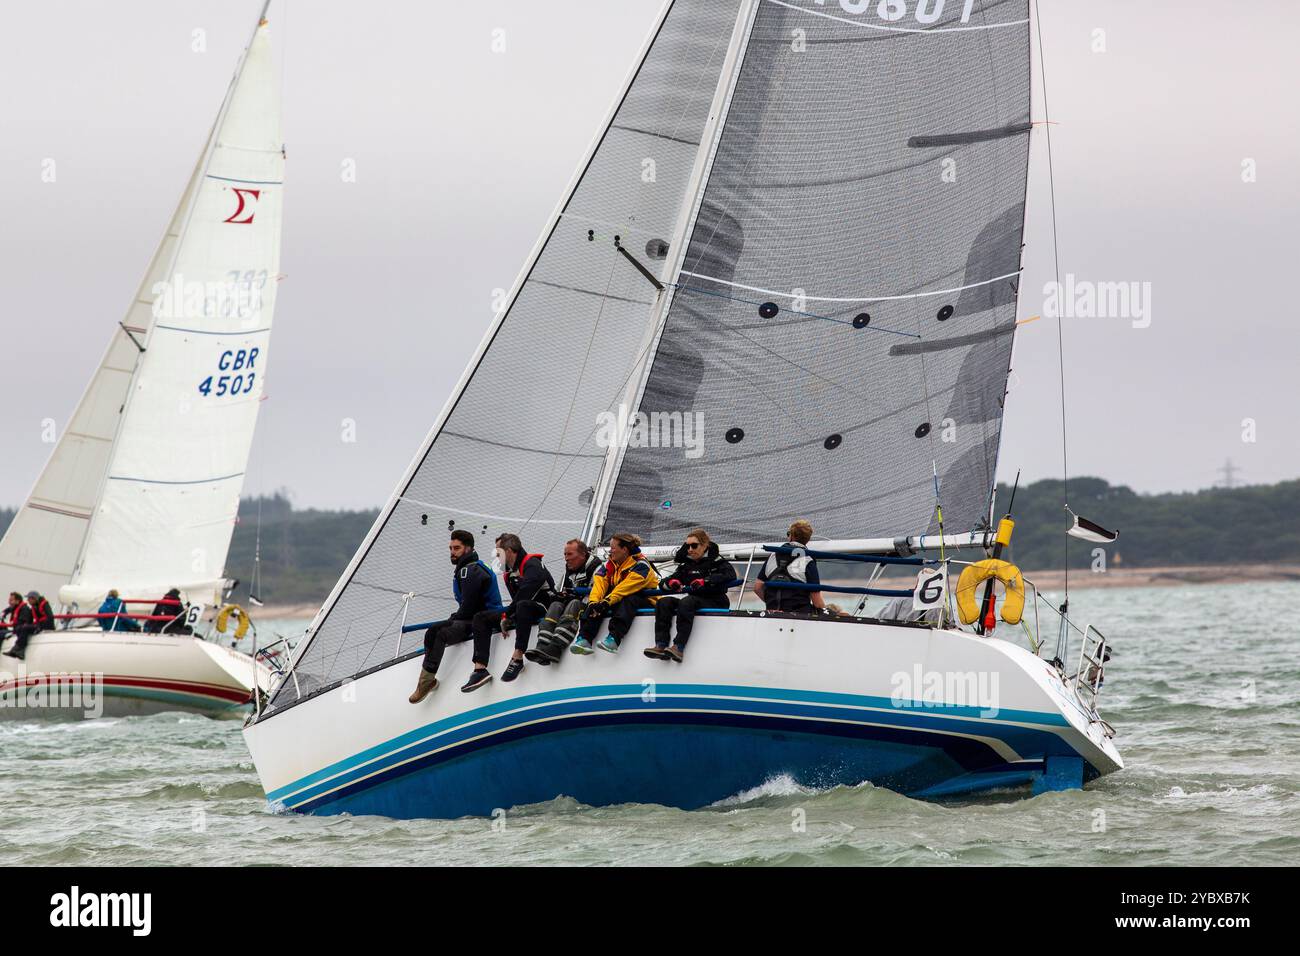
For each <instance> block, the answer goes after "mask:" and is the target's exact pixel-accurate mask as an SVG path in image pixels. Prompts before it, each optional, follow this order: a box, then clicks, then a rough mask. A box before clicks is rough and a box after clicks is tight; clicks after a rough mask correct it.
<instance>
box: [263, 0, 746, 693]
mask: <svg viewBox="0 0 1300 956" xmlns="http://www.w3.org/2000/svg"><path fill="white" fill-rule="evenodd" d="M738 5H739V0H725V2H724V0H711V2H709V3H697V2H684V0H678V2H670V3H667V4H665V6H664V8H663V10H662V11H661V13H660V16H659V19H658V20H657V21H656V24H655V27H654V29H653V31H652V34H651V38H650V40H649V42H648V44H647V46H646V48H645V50H644V53H643V56H642V57H641V58H640V59H639V61H638V63H637V64H636V66H635V68H634V70H633V72H632V75H631V79H630V80H629V82H628V85H627V86H626V87H625V88H624V89H623V90H622V91H620V93H619V96H618V98H617V100H616V105H615V108H614V111H613V113H612V114H611V118H610V121H609V122H608V124H607V125H606V127H605V128H604V129H603V130H602V131H601V133H600V135H599V136H598V137H597V140H596V143H595V146H594V147H593V151H592V152H591V154H590V155H589V156H588V158H587V159H586V161H585V162H584V163H583V164H582V166H581V167H580V170H579V173H578V176H577V178H576V179H575V182H574V185H573V187H572V188H571V190H570V191H569V193H568V194H567V195H566V197H565V198H564V200H563V201H562V202H561V204H560V206H559V208H558V210H557V212H556V214H555V215H554V216H553V218H552V221H551V222H550V224H548V226H547V228H546V230H545V231H544V232H543V236H542V239H541V241H540V243H539V246H538V249H537V250H536V252H535V254H534V256H533V258H531V259H530V261H529V262H528V264H527V265H526V266H525V268H524V271H523V273H522V274H521V277H520V280H519V281H518V282H517V283H516V286H515V288H514V289H513V290H512V295H511V297H510V299H509V300H508V302H507V304H506V306H505V308H504V309H503V311H502V313H501V314H500V315H498V316H497V318H496V320H495V322H494V324H493V325H492V327H491V328H490V329H489V331H488V334H487V336H486V338H485V339H484V342H483V344H482V345H481V346H480V351H479V354H478V355H477V356H476V357H475V359H474V360H473V361H472V362H471V365H470V367H469V369H467V371H466V375H465V377H464V378H463V380H462V382H461V385H460V387H459V388H458V389H457V391H456V393H455V394H454V395H453V396H452V399H451V400H450V401H449V403H448V405H447V407H446V408H445V409H444V411H443V414H442V416H440V418H439V420H438V421H437V422H436V423H435V425H434V427H433V429H432V431H431V432H430V434H429V436H428V437H427V438H426V439H425V443H424V446H423V447H422V448H421V449H420V451H419V452H418V453H417V455H416V457H415V460H414V462H413V463H412V466H411V468H410V469H409V471H408V473H407V475H406V476H405V477H403V479H402V480H401V482H400V483H399V485H398V488H397V490H396V492H395V493H394V495H393V497H392V498H391V499H390V501H389V503H388V505H387V506H386V507H385V508H384V510H383V511H382V512H381V514H380V517H379V519H378V521H377V522H376V525H375V527H374V528H372V530H371V533H370V535H369V536H368V538H367V540H366V542H365V543H363V545H362V547H361V549H360V551H359V552H358V554H357V556H356V557H355V558H354V559H353V563H352V565H351V566H350V567H349V569H348V571H347V572H345V575H344V577H343V579H342V580H341V581H340V582H339V584H338V585H337V586H336V588H335V592H334V593H333V594H332V595H331V597H330V599H329V600H328V601H327V602H326V605H325V607H324V608H322V611H321V613H320V615H318V618H317V621H316V622H315V623H314V625H313V630H312V632H311V636H310V639H309V641H308V642H307V643H306V644H305V645H304V646H303V648H301V649H300V651H299V654H298V658H297V660H296V663H295V676H296V678H297V680H296V681H286V682H285V683H284V684H283V685H282V687H281V689H280V691H279V692H278V694H277V696H276V698H275V701H274V702H273V706H274V705H279V704H282V703H284V702H285V701H286V700H293V699H295V698H296V697H297V695H298V693H299V691H301V692H303V693H306V692H309V691H310V690H311V689H313V688H316V687H319V686H322V685H323V684H327V683H331V682H333V681H336V680H339V679H341V678H344V677H348V676H351V675H353V674H356V673H359V672H360V671H362V670H365V669H366V668H368V667H372V666H375V665H377V664H381V663H383V662H385V661H388V660H390V659H392V658H393V657H394V655H395V654H397V653H399V652H401V651H404V650H409V649H412V648H414V647H417V646H418V645H419V641H420V638H421V635H420V634H419V633H412V634H409V635H407V636H406V637H405V638H403V637H402V636H401V634H400V628H401V626H402V623H403V621H407V622H411V623H414V622H419V621H429V620H436V619H439V618H442V617H445V616H446V615H447V613H448V612H449V611H450V610H451V608H452V607H453V606H454V605H453V599H452V595H451V569H450V565H449V564H448V561H447V551H446V548H447V537H448V530H449V528H451V527H457V528H465V529H467V530H470V531H472V532H473V533H474V534H475V536H476V537H477V538H478V543H479V547H480V550H481V551H482V553H483V555H484V557H485V558H487V559H489V560H490V558H491V552H492V546H493V540H494V539H495V537H496V535H497V534H500V533H501V532H504V531H512V532H515V533H518V534H519V535H520V536H521V537H522V538H523V541H524V544H525V546H526V547H527V548H528V549H529V550H530V551H534V552H542V553H544V554H545V555H546V556H547V560H548V561H550V562H555V561H558V560H559V559H560V552H561V550H562V548H563V544H564V542H565V541H566V540H567V539H569V538H572V537H576V536H578V535H579V534H580V532H581V531H582V528H583V524H584V521H585V519H586V517H587V514H588V511H589V509H590V506H591V502H592V495H593V492H594V488H595V485H596V484H597V482H598V479H599V476H600V472H601V468H602V466H603V464H604V461H605V457H606V447H605V445H604V443H603V441H602V436H603V435H607V434H608V428H606V427H604V425H603V424H602V422H603V420H602V417H601V413H602V412H605V411H614V410H616V408H617V405H618V404H619V402H620V401H621V400H622V398H623V395H624V392H625V390H626V388H627V386H628V382H629V380H630V379H632V378H633V376H634V373H635V372H636V370H637V369H638V368H640V367H642V366H643V365H644V360H645V358H646V357H647V356H646V355H645V354H644V351H643V348H644V345H643V343H644V342H645V340H646V335H647V332H648V331H649V330H651V329H652V328H653V320H654V317H655V315H656V313H657V309H658V306H659V304H660V303H659V296H660V292H659V291H658V290H657V289H656V287H655V284H654V282H652V281H651V279H649V278H647V276H646V275H645V274H644V273H643V272H642V271H641V269H638V268H637V264H639V265H640V266H641V267H643V268H644V269H645V271H646V272H649V273H650V275H651V276H653V277H656V279H657V280H659V281H661V282H662V281H664V280H666V279H667V276H665V275H663V273H664V272H665V271H666V269H667V266H666V262H667V261H668V258H669V257H668V251H669V250H668V248H667V245H668V244H669V242H670V237H671V236H672V235H673V233H674V231H675V230H676V227H677V224H678V217H679V214H680V212H681V209H682V206H683V204H684V200H685V199H686V192H687V185H688V181H689V180H690V178H691V172H692V169H693V167H694V164H695V161H696V155H697V153H698V151H699V144H700V139H701V136H702V132H703V130H704V127H705V124H706V120H707V115H708V112H709V107H710V104H711V103H712V101H713V97H714V92H715V88H716V87H717V84H718V77H719V73H720V70H721V66H722V63H723V60H724V58H725V54H726V52H727V49H728V43H729V40H730V38H731V36H732V31H733V26H734V24H735V20H736V17H737V10H738ZM620 245H621V246H622V247H624V249H625V250H626V251H627V253H628V254H629V255H630V256H631V259H634V260H635V263H634V262H633V261H631V260H630V259H629V258H628V256H626V255H624V254H623V253H621V252H620V251H619V248H618V247H619V246H620ZM408 595H409V597H408Z"/></svg>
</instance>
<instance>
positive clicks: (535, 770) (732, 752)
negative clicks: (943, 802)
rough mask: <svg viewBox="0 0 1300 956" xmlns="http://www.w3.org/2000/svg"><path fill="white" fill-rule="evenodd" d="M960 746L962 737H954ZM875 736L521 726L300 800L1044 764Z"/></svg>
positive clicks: (710, 790) (436, 797)
mask: <svg viewBox="0 0 1300 956" xmlns="http://www.w3.org/2000/svg"><path fill="white" fill-rule="evenodd" d="M953 743H954V744H957V743H958V741H956V740H954V741H953ZM969 744H970V742H969V741H965V742H963V743H962V744H961V746H960V747H959V748H958V749H956V750H949V749H946V748H945V747H944V746H941V745H935V744H933V743H931V744H918V743H916V742H909V741H906V740H889V739H879V738H874V737H864V736H856V737H855V736H841V735H839V734H829V733H817V732H812V733H809V732H802V731H800V730H794V729H790V730H786V729H774V728H772V727H771V726H750V727H747V726H743V725H742V723H741V722H734V723H733V724H732V725H729V726H716V725H715V726H709V725H700V724H698V723H690V724H685V723H667V722H666V723H644V722H635V723H633V722H629V723H610V722H609V720H608V718H606V719H605V720H603V721H601V722H600V723H595V724H592V725H589V726H578V727H571V728H569V729H563V730H551V731H549V732H541V733H532V734H521V735H520V736H518V737H517V738H516V739H512V740H505V741H499V742H497V743H495V744H493V745H492V746H490V747H486V748H483V749H477V750H473V751H470V752H468V753H464V754H461V755H455V754H452V755H446V754H443V755H429V756H426V757H423V758H421V759H418V760H415V761H412V762H411V763H409V764H406V765H404V766H399V767H393V768H390V769H389V770H386V771H384V772H382V773H380V774H378V775H376V776H374V777H371V778H369V779H367V780H364V781H356V782H355V783H353V784H352V786H351V787H349V788H348V789H346V790H343V791H334V792H333V793H325V794H321V795H319V796H317V797H315V798H314V799H310V800H307V801H306V802H303V803H299V804H298V805H296V806H295V807H293V809H296V810H299V811H306V812H314V813H321V814H336V813H352V814H358V815H362V814H365V815H370V814H373V815H380V816H388V817H396V818H417V817H439V818H454V817H461V816H486V815H490V814H491V813H492V812H493V810H495V809H497V808H509V807H512V806H521V805H526V804H530V803H540V802H544V801H547V800H551V799H554V798H555V797H558V796H568V797H572V798H574V799H576V800H578V801H579V802H581V803H584V804H588V805H591V806H607V805H612V804H619V803H651V804H662V805H665V806H673V807H680V808H682V809H688V810H689V809H696V808H699V807H703V806H707V805H709V804H711V803H715V802H717V801H719V800H723V799H725V798H727V797H730V796H734V795H736V794H739V793H742V792H744V791H746V790H749V789H752V788H754V787H757V786H760V785H761V784H763V783H764V782H765V781H767V780H770V779H773V778H775V777H778V776H781V775H788V776H789V777H791V778H792V779H793V780H794V781H795V782H797V783H798V784H799V785H801V786H805V787H810V788H817V789H821V788H826V787H833V786H839V785H845V786H853V785H856V784H859V783H862V782H864V781H870V782H872V783H873V784H876V785H878V786H882V787H887V788H889V789H892V790H897V791H900V792H902V793H906V794H912V795H916V796H924V797H938V796H948V795H954V794H962V793H972V792H978V791H981V790H988V789H1000V788H1006V787H1013V786H1017V785H1021V784H1026V783H1029V782H1030V781H1031V780H1033V779H1034V778H1035V776H1037V775H1041V763H1040V762H1028V763H1017V764H1013V765H1008V764H1006V763H999V762H998V761H997V759H996V757H994V756H993V755H992V753H991V752H987V753H985V754H983V755H981V754H979V753H978V752H977V751H973V750H971V749H970V747H969Z"/></svg>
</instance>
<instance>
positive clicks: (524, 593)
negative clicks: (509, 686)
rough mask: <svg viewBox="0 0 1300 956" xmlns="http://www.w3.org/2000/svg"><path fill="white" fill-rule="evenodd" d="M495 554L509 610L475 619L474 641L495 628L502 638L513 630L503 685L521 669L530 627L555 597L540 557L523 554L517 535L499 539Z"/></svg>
mask: <svg viewBox="0 0 1300 956" xmlns="http://www.w3.org/2000/svg"><path fill="white" fill-rule="evenodd" d="M497 551H498V552H499V553H500V555H501V563H502V565H503V567H504V569H505V578H506V590H507V591H509V592H510V606H509V607H508V608H506V609H505V611H504V612H503V613H501V614H499V615H497V616H496V617H493V616H492V612H491V611H480V612H479V613H478V614H476V615H474V638H475V641H477V640H478V636H479V634H480V632H483V631H486V632H487V633H488V634H489V636H490V635H491V632H492V630H493V629H494V628H496V627H498V626H499V627H500V628H501V634H502V636H503V637H504V636H505V632H506V631H507V630H510V629H513V630H514V632H515V652H514V654H513V655H512V656H511V658H510V663H509V664H507V665H506V669H505V672H504V673H502V675H501V679H502V680H503V681H512V680H514V679H515V678H516V677H518V676H519V672H520V671H522V670H523V669H524V651H526V650H528V641H529V639H530V638H531V637H532V636H533V626H534V625H535V624H537V623H538V622H539V621H541V620H542V618H544V617H546V606H547V604H549V603H550V601H551V598H552V597H553V596H554V593H555V579H554V578H552V577H551V572H550V571H548V570H546V566H545V565H544V564H542V555H540V554H529V553H528V552H527V551H525V550H524V546H523V543H522V542H521V541H520V540H519V535H517V534H503V535H499V536H498V537H497Z"/></svg>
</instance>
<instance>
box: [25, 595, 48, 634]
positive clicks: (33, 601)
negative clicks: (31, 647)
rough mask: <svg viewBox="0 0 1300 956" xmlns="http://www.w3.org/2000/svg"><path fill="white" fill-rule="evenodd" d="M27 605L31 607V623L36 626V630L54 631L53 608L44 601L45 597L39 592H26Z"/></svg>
mask: <svg viewBox="0 0 1300 956" xmlns="http://www.w3.org/2000/svg"><path fill="white" fill-rule="evenodd" d="M27 603H28V605H30V606H31V609H32V618H33V621H32V623H33V624H35V625H36V630H37V631H52V630H54V608H52V607H50V602H49V601H47V600H45V595H43V594H41V592H40V591H28V592H27Z"/></svg>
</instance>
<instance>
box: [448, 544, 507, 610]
mask: <svg viewBox="0 0 1300 956" xmlns="http://www.w3.org/2000/svg"><path fill="white" fill-rule="evenodd" d="M451 593H452V594H454V595H455V596H456V603H457V604H458V605H459V607H457V608H456V610H455V612H454V613H453V614H452V615H451V617H450V618H449V620H452V621H469V620H473V618H474V615H475V614H477V613H478V612H479V611H495V612H496V613H498V614H501V613H502V612H504V611H505V609H506V606H505V604H503V603H502V601H501V587H500V586H499V585H498V584H497V576H496V575H495V574H493V573H492V569H491V568H489V567H488V566H487V565H486V564H484V563H483V562H482V561H480V560H479V556H478V552H477V551H470V552H469V553H468V554H466V555H465V556H464V557H462V558H461V559H460V560H459V561H458V562H456V570H455V572H454V574H453V576H452V579H451Z"/></svg>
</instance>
